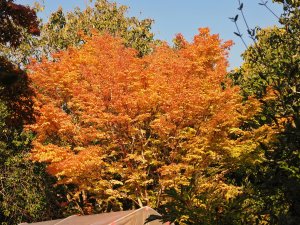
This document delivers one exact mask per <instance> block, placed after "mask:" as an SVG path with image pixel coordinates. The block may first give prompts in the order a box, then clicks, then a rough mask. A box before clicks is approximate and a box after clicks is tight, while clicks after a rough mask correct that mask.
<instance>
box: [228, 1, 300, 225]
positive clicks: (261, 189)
mask: <svg viewBox="0 0 300 225" xmlns="http://www.w3.org/2000/svg"><path fill="white" fill-rule="evenodd" d="M275 2H278V3H281V4H283V9H284V13H283V14H282V16H281V17H280V20H279V22H280V23H281V26H280V27H272V28H266V29H261V30H258V32H257V34H256V35H255V36H253V37H254V40H255V44H254V45H252V46H250V47H249V48H248V49H247V50H246V51H245V52H244V54H243V58H244V63H243V65H242V67H241V68H240V69H239V70H238V71H235V72H233V73H232V74H231V75H232V77H233V79H234V80H235V82H236V83H237V84H239V85H240V86H241V90H242V93H243V95H244V97H245V98H249V97H254V98H256V99H258V100H259V101H260V103H261V105H262V111H261V112H260V113H259V114H258V115H257V116H256V117H255V119H254V120H253V121H252V122H251V123H249V126H250V127H266V126H268V127H272V129H273V130H274V131H275V132H276V135H275V136H274V138H273V139H269V140H268V141H263V142H260V145H259V148H258V150H259V151H261V152H262V153H263V162H262V163H261V164H260V165H259V166H253V167H252V168H251V169H250V168H247V169H245V170H243V172H242V173H240V174H239V176H242V177H243V178H244V179H245V178H246V179H247V180H248V181H249V183H248V187H249V188H250V187H251V188H250V189H249V190H251V191H249V193H248V194H249V199H248V203H250V202H251V205H252V206H253V207H252V208H253V209H254V210H253V211H252V212H251V211H250V212H251V213H252V214H256V215H257V219H258V220H259V221H260V222H262V221H267V222H268V223H269V224H299V223H300V214H299V212H300V197H299V196H300V169H299V168H300V72H299V71H300V66H299V65H300V48H299V46H300V10H299V6H300V1H298V0H293V1H292V0H291V1H275ZM264 4H266V3H264ZM264 4H263V5H264ZM249 126H248V127H249ZM241 171H242V170H241ZM241 171H239V172H241ZM237 174H238V173H237ZM237 174H236V175H237Z"/></svg>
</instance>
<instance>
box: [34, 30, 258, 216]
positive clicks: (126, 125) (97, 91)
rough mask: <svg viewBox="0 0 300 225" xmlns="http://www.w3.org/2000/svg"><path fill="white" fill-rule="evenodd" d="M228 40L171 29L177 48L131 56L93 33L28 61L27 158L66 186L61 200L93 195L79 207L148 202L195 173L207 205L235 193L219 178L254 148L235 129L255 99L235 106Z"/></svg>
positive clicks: (161, 198) (237, 101) (121, 46)
mask: <svg viewBox="0 0 300 225" xmlns="http://www.w3.org/2000/svg"><path fill="white" fill-rule="evenodd" d="M230 46H231V42H222V40H220V38H219V36H218V35H212V34H210V32H209V29H207V28H202V29H199V34H198V35H196V36H195V38H194V40H193V41H192V42H191V43H189V42H187V41H186V40H185V39H184V38H183V37H182V36H181V35H178V36H177V37H176V48H172V47H170V46H168V45H167V44H162V45H161V46H159V47H156V48H155V50H154V52H153V53H152V54H150V55H147V56H144V57H143V58H140V57H138V55H137V51H136V50H134V49H131V48H127V47H125V45H124V44H123V40H122V39H120V38H117V37H112V36H110V35H108V34H106V35H97V34H96V33H95V34H94V35H93V37H92V38H91V37H86V43H85V44H84V45H83V46H82V47H81V48H80V49H77V48H72V47H71V48H68V49H67V50H66V51H61V52H58V53H56V54H54V55H53V60H51V61H47V60H43V61H42V62H41V63H37V62H32V63H31V65H30V66H29V70H30V71H31V72H30V78H31V79H32V82H33V87H34V88H35V91H36V99H35V102H36V103H35V107H36V110H37V111H38V112H39V116H38V117H37V122H36V124H35V125H33V126H31V127H30V129H32V130H33V131H34V132H35V133H36V139H35V141H34V143H33V145H34V148H33V150H32V155H31V158H32V159H33V160H36V161H40V162H46V163H48V172H49V173H51V174H52V175H55V176H56V177H58V179H59V183H60V184H73V185H75V186H76V189H75V190H74V193H73V195H72V196H71V195H70V197H72V198H74V199H76V198H79V195H81V196H82V194H83V193H85V195H84V196H85V197H89V198H90V199H94V200H95V201H89V198H87V199H84V203H86V204H85V208H84V207H83V209H82V210H83V212H87V211H84V210H87V209H88V208H89V209H90V208H91V207H94V209H95V208H97V207H98V208H97V210H101V211H105V210H110V209H126V208H131V207H134V205H141V204H144V205H145V204H147V205H150V206H152V207H157V206H159V205H160V204H161V203H163V202H165V201H167V199H166V198H165V197H164V196H163V195H162V192H163V190H164V189H166V188H167V187H174V188H177V187H179V186H180V185H185V184H188V182H189V179H190V178H191V177H192V176H193V175H194V174H196V173H197V176H198V177H199V179H200V180H201V182H199V183H200V185H199V187H198V192H199V193H201V192H207V193H208V192H209V193H210V195H211V199H212V202H213V199H214V196H219V198H220V196H222V197H221V199H223V200H224V201H226V200H228V199H230V198H232V197H234V196H235V195H237V194H238V193H239V192H240V191H241V190H240V188H239V187H235V186H234V185H232V184H229V183H226V179H225V178H224V175H225V174H226V173H227V171H230V170H231V169H232V168H234V167H235V165H234V163H233V162H234V159H235V158H238V157H240V155H241V153H243V152H245V151H247V149H251V148H250V147H251V145H253V143H252V142H251V141H248V139H247V138H245V137H246V136H247V132H246V131H242V130H240V129H239V127H240V125H241V123H242V122H241V119H243V118H247V117H249V116H251V115H250V114H251V113H249V112H250V110H249V107H252V108H253V109H254V110H252V111H253V112H255V109H256V106H257V105H256V104H257V103H255V102H251V103H247V104H246V103H245V102H243V101H242V99H241V97H240V96H239V90H238V88H237V87H234V86H233V85H232V84H231V82H230V80H229V79H227V78H226V67H227V66H228V62H227V60H226V58H227V50H228V48H229V47H230ZM248 151H250V150H248ZM70 200H71V199H70ZM95 202H97V204H95ZM92 203H93V204H92ZM205 204H206V205H205ZM205 204H204V203H203V204H202V205H201V207H209V203H205Z"/></svg>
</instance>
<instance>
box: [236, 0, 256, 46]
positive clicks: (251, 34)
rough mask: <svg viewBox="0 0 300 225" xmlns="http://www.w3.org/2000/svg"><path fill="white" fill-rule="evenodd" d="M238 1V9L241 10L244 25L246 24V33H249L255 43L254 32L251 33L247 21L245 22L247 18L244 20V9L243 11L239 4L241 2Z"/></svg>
mask: <svg viewBox="0 0 300 225" xmlns="http://www.w3.org/2000/svg"><path fill="white" fill-rule="evenodd" d="M238 2H239V10H240V11H241V14H242V17H243V20H244V22H245V25H246V27H247V31H248V34H249V35H250V38H251V39H252V41H253V42H254V43H255V42H256V39H255V37H254V32H253V33H251V29H250V27H249V25H248V23H247V20H246V17H245V14H244V11H243V7H241V5H242V4H243V3H241V1H240V0H238Z"/></svg>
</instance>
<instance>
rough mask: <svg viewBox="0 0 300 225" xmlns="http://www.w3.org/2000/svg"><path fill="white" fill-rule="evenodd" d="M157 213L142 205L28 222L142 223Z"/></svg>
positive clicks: (152, 224) (66, 224)
mask: <svg viewBox="0 0 300 225" xmlns="http://www.w3.org/2000/svg"><path fill="white" fill-rule="evenodd" d="M153 214H155V215H158V213H157V212H156V211H155V210H154V209H152V208H150V207H143V208H140V209H137V210H129V211H119V212H110V213H102V214H95V215H88V216H77V215H73V216H69V217H67V218H65V219H59V220H50V221H44V222H38V223H30V224H31V225H109V224H111V225H144V223H145V220H146V219H147V218H148V217H149V216H150V215H153ZM26 224H27V225H29V223H21V224H20V225H26ZM148 224H149V225H162V223H161V222H159V221H153V222H150V223H148Z"/></svg>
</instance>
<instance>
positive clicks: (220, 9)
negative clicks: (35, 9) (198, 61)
mask: <svg viewBox="0 0 300 225" xmlns="http://www.w3.org/2000/svg"><path fill="white" fill-rule="evenodd" d="M16 2H17V3H21V4H28V5H32V4H33V2H34V0H16ZM86 2H89V0H44V3H45V11H44V12H43V13H42V14H40V16H41V17H42V18H44V19H45V18H48V17H49V15H50V14H51V12H53V11H55V10H56V9H57V8H58V7H59V6H62V7H63V9H64V10H65V11H70V10H72V9H73V8H74V7H77V6H78V7H80V8H82V9H84V8H85V6H86ZM115 2H117V3H118V4H122V5H127V6H128V7H129V10H128V15H129V16H136V17H138V18H141V19H142V18H151V19H154V21H155V23H154V25H153V32H154V33H155V37H156V38H158V39H162V40H166V41H168V42H169V43H171V41H172V39H173V38H174V36H175V34H177V33H182V34H183V35H184V36H185V37H186V39H187V40H192V38H193V36H194V35H195V34H197V32H198V28H199V27H209V28H210V29H211V31H212V33H219V34H220V37H221V38H222V39H223V40H233V41H234V43H235V45H234V46H233V47H232V49H231V51H230V56H229V62H230V68H234V67H237V66H239V65H240V64H241V62H242V59H241V56H240V55H241V53H242V52H243V51H244V50H245V47H244V46H243V44H242V43H241V41H240V40H239V39H238V38H237V37H236V36H235V35H234V34H233V32H234V31H235V26H234V24H233V23H232V22H230V20H229V19H228V17H232V16H234V15H235V14H236V13H237V12H238V10H237V7H238V0H185V1H183V0H115ZM241 2H243V3H244V10H245V14H246V17H247V20H248V22H249V25H250V26H251V27H255V26H260V27H266V26H273V25H275V24H277V20H276V18H275V17H274V16H273V15H272V14H271V13H269V12H268V11H267V10H266V9H265V8H264V7H262V6H260V5H258V3H259V2H261V0H241ZM269 2H270V3H268V5H269V7H270V8H272V10H274V12H275V13H276V14H277V15H280V13H281V11H282V8H281V6H280V5H278V4H273V3H272V2H271V1H269ZM239 24H240V27H241V30H243V31H244V32H243V33H245V34H244V36H245V37H247V35H246V30H245V28H244V24H243V23H242V20H239ZM246 42H247V43H251V42H250V40H247V41H246Z"/></svg>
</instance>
